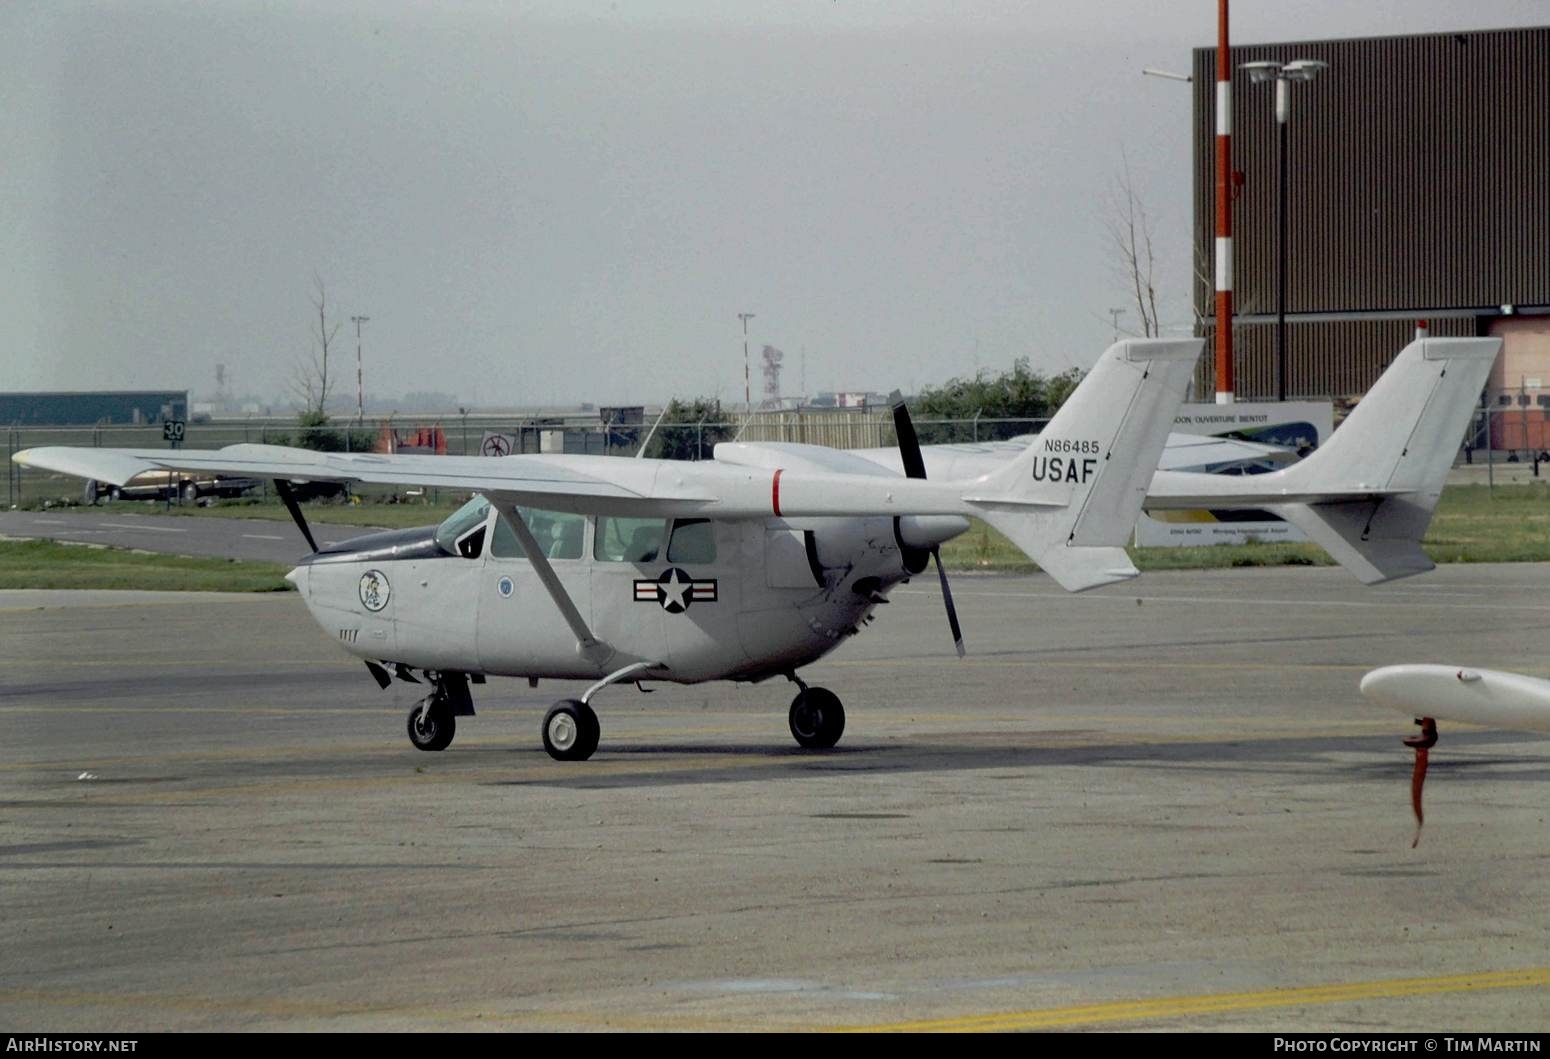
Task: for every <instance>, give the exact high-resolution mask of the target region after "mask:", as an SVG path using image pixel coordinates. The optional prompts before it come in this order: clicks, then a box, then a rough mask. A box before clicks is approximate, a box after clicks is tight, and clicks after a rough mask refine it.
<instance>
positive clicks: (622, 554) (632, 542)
mask: <svg viewBox="0 0 1550 1059" xmlns="http://www.w3.org/2000/svg"><path fill="white" fill-rule="evenodd" d="M665 528H666V523H665V522H664V521H663V520H662V519H660V518H614V517H612V516H609V515H599V516H598V517H597V533H596V535H595V536H594V537H593V541H592V555H593V557H594V558H597V559H602V560H603V561H604V562H610V563H654V562H656V561H657V556H658V555H659V554H660V553H661V551H662V531H663V530H664V529H665Z"/></svg>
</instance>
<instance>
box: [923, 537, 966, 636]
mask: <svg viewBox="0 0 1550 1059" xmlns="http://www.w3.org/2000/svg"><path fill="white" fill-rule="evenodd" d="M931 558H933V559H935V560H936V576H937V579H938V580H939V581H941V582H942V602H943V603H945V604H947V627H948V628H949V629H951V630H952V631H953V646H954V647H956V648H958V657H959V658H962V657H963V630H962V629H961V628H959V627H958V608H957V607H955V606H953V590H952V589H950V588H948V587H947V571H946V570H944V569H943V568H942V549H940V548H932V549H931Z"/></svg>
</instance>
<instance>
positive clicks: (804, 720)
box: [789, 676, 845, 750]
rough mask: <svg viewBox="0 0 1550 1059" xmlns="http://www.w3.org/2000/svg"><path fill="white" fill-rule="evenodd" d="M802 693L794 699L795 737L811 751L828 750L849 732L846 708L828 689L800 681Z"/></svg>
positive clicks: (793, 733) (792, 701) (792, 719)
mask: <svg viewBox="0 0 1550 1059" xmlns="http://www.w3.org/2000/svg"><path fill="white" fill-rule="evenodd" d="M791 679H792V680H793V681H796V683H797V684H798V686H800V687H801V689H802V690H801V691H799V692H797V697H796V698H794V699H792V700H791V714H790V717H789V720H790V723H791V734H792V735H793V736H795V737H796V741H797V742H798V743H799V744H800V745H802V746H803V747H806V748H807V749H808V750H827V749H829V747H831V746H833V745H834V744H835V743H838V742H839V741H840V736H841V735H843V734H844V733H845V707H844V706H842V705H840V699H839V696H838V695H836V694H834V692H832V691H830V690H829V689H828V688H810V687H808V686H807V685H806V684H803V683H802V682H801V681H800V680H797V678H796V677H795V676H793V677H792V678H791Z"/></svg>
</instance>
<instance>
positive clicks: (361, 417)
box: [350, 316, 371, 426]
mask: <svg viewBox="0 0 1550 1059" xmlns="http://www.w3.org/2000/svg"><path fill="white" fill-rule="evenodd" d="M350 319H352V320H354V321H355V425H356V426H360V425H362V424H363V423H365V422H366V387H365V385H364V384H363V383H362V381H361V380H362V374H361V324H364V323H365V322H366V321H367V320H370V319H371V317H369V316H352V317H350Z"/></svg>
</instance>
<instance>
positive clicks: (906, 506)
mask: <svg viewBox="0 0 1550 1059" xmlns="http://www.w3.org/2000/svg"><path fill="white" fill-rule="evenodd" d="M12 458H13V459H14V460H15V461H16V462H17V463H19V464H22V465H23V466H27V467H37V468H41V469H44V470H51V471H57V472H59V473H62V474H69V475H74V476H77V477H81V478H93V479H96V480H98V481H105V482H112V483H114V484H118V485H122V484H123V483H124V482H126V481H128V480H129V479H130V478H132V477H134V476H135V475H136V474H139V473H141V472H143V471H148V470H156V469H164V470H174V471H194V472H200V473H219V474H231V475H242V476H245V477H250V478H273V479H280V480H284V481H329V482H348V483H362V484H370V485H417V486H431V487H435V488H440V489H463V490H467V491H469V492H473V493H484V494H487V495H491V496H495V495H499V496H501V497H505V498H509V499H510V500H512V501H513V502H514V503H519V504H525V505H531V506H534V507H543V508H548V509H551V510H557V511H574V512H578V513H581V514H593V513H610V514H639V515H663V516H672V515H704V516H706V517H715V518H763V517H768V516H770V515H791V516H805V517H815V516H827V515H901V514H912V515H939V514H941V515H945V514H959V513H961V512H962V511H963V509H964V500H963V497H962V490H961V489H953V488H952V487H951V484H950V483H936V482H920V481H909V480H901V479H894V478H871V477H868V478H862V479H860V480H858V479H857V477H856V476H854V475H852V474H847V473H844V472H843V471H838V472H820V473H795V474H789V475H788V474H784V473H783V472H782V471H781V470H780V469H775V470H769V469H765V468H741V467H728V466H724V465H720V464H717V463H714V462H704V463H686V462H682V461H666V460H621V459H619V458H618V457H614V456H563V455H537V454H535V455H521V456H502V457H487V456H414V455H400V454H383V453H342V452H315V451H313V450H311V449H294V448H287V447H285V446H280V445H253V444H244V445H230V446H228V447H226V448H223V449H215V450H197V449H91V448H66V447H45V448H35V449H26V450H24V451H22V452H18V453H16V455H15V456H13V457H12Z"/></svg>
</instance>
